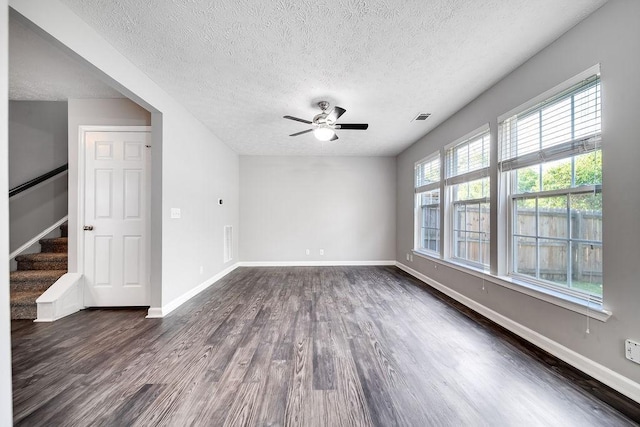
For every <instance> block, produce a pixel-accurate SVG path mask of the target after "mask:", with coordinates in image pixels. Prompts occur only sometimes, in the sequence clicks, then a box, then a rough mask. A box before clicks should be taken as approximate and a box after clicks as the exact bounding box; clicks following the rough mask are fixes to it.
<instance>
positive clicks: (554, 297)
mask: <svg viewBox="0 0 640 427" xmlns="http://www.w3.org/2000/svg"><path fill="white" fill-rule="evenodd" d="M412 253H413V254H414V255H415V256H417V257H420V258H422V259H425V260H428V261H431V262H434V263H436V264H439V265H443V266H445V267H449V268H453V269H455V270H458V271H461V272H463V273H467V274H470V275H472V276H475V277H478V278H481V279H483V280H485V281H486V282H489V283H493V284H495V285H498V286H502V287H504V288H507V289H511V290H513V291H516V292H520V293H522V294H525V295H528V296H530V297H533V298H537V299H539V300H542V301H545V302H548V303H550V304H554V305H556V306H558V307H562V308H564V309H567V310H570V311H573V312H575V313H580V314H582V315H585V316H589V317H590V318H592V319H595V320H599V321H601V322H606V321H607V320H609V318H610V317H611V315H612V313H611V312H610V311H608V310H606V309H605V308H604V307H603V306H602V305H600V304H595V303H591V304H587V302H586V301H584V300H582V299H580V298H575V297H572V296H570V295H565V294H562V293H560V292H556V291H553V290H552V289H548V288H544V287H542V286H536V285H534V284H531V283H526V282H523V281H519V280H514V279H513V278H511V277H505V276H496V275H493V274H491V273H489V272H488V271H483V270H481V269H479V268H475V267H472V266H469V265H466V264H461V263H457V262H454V261H451V260H443V259H440V258H438V257H436V256H435V255H432V254H429V253H425V252H421V251H417V250H413V251H412Z"/></svg>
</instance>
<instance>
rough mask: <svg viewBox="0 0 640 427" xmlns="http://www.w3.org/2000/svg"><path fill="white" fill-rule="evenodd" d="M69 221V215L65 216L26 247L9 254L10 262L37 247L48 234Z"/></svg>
mask: <svg viewBox="0 0 640 427" xmlns="http://www.w3.org/2000/svg"><path fill="white" fill-rule="evenodd" d="M68 219H69V216H68V215H65V216H64V217H62V218H61V219H59V220H58V221H56V222H55V224H53V225H52V226H50V227H49V228H47V229H45V230H43V231H42V232H41V233H40V234H38V235H37V236H35V237H34V238H32V239H31V240H29V241H28V242H27V243H25V244H24V245H22V246H20V247H19V248H18V249H16V250H15V251H13V252H11V253H10V254H9V261H11V260H12V259H14V258H15V257H17V256H18V255H20V254H21V253H22V252H24V251H26V250H27V249H29V248H30V247H31V246H33V245H35V244H36V243H38V241H39V240H40V239H42V238H44V237H45V236H46V235H47V234H49V233H51V232H52V231H53V230H55V229H56V228H58V227H60V226H61V225H62V224H64V223H65V222H67V220H68Z"/></svg>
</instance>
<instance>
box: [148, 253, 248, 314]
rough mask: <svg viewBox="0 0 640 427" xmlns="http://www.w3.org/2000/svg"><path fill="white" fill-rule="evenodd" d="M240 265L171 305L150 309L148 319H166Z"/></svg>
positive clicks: (177, 299) (217, 275) (183, 295)
mask: <svg viewBox="0 0 640 427" xmlns="http://www.w3.org/2000/svg"><path fill="white" fill-rule="evenodd" d="M239 266H240V263H235V264H233V265H232V266H230V267H228V268H226V269H224V270H222V271H221V272H220V273H218V274H216V275H215V276H213V277H211V278H209V279H208V280H205V281H204V282H202V283H201V284H199V285H198V286H196V287H195V288H193V289H191V290H190V291H188V292H186V293H184V294H182V295H180V296H179V297H178V298H176V299H174V300H173V301H171V302H170V303H169V304H166V305H163V306H162V307H150V308H149V311H147V319H161V318H163V317H165V316H166V315H167V314H169V313H171V312H172V311H173V310H175V309H176V308H178V307H180V306H181V305H182V304H184V303H185V302H187V301H189V300H190V299H191V298H193V297H195V296H196V295H198V294H199V293H200V292H202V291H204V290H205V289H207V288H208V287H209V286H211V285H213V284H214V283H215V282H217V281H218V280H220V279H222V278H223V277H224V276H226V275H227V274H229V273H231V272H232V271H233V270H235V269H236V268H238V267H239Z"/></svg>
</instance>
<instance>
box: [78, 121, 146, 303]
mask: <svg viewBox="0 0 640 427" xmlns="http://www.w3.org/2000/svg"><path fill="white" fill-rule="evenodd" d="M151 129H152V127H151V126H106V125H104V126H101V125H97V126H94V125H91V126H89V125H80V126H78V205H77V215H78V216H77V232H76V239H77V241H76V243H77V246H76V247H77V248H78V253H77V254H76V257H77V258H76V259H77V262H78V272H79V273H81V274H82V275H83V276H84V230H83V226H84V190H85V188H84V182H85V174H86V170H85V161H84V160H85V155H86V144H87V142H86V134H87V132H149V133H150V134H151ZM147 158H148V162H149V166H150V167H148V168H147V171H146V177H145V179H146V180H147V187H146V188H147V189H151V166H152V165H151V156H148V157H147ZM147 206H149V208H150V207H151V191H147ZM145 221H146V224H145V227H146V232H147V241H146V242H145V244H146V246H147V250H146V253H147V256H146V258H145V260H144V262H145V263H146V264H147V270H146V271H147V282H148V283H147V286H149V292H151V282H150V275H151V209H147V218H145ZM84 287H85V284H84V280H83V281H82V293H83V295H84V290H85V289H84ZM149 297H151V294H149ZM82 305H84V297H83V298H82Z"/></svg>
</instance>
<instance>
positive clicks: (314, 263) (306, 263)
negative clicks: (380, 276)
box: [239, 260, 396, 267]
mask: <svg viewBox="0 0 640 427" xmlns="http://www.w3.org/2000/svg"><path fill="white" fill-rule="evenodd" d="M239 264H240V266H241V267H338V266H361V265H396V262H395V261H390V260H382V261H241V262H239Z"/></svg>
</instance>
